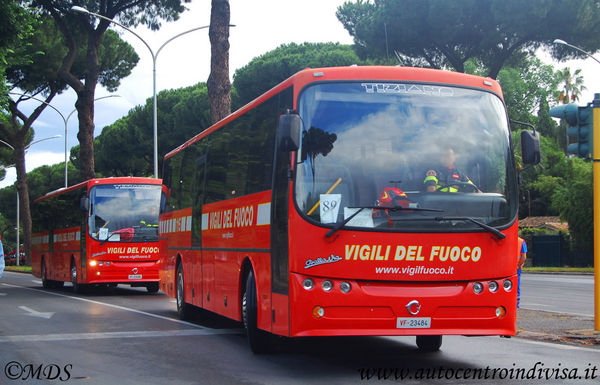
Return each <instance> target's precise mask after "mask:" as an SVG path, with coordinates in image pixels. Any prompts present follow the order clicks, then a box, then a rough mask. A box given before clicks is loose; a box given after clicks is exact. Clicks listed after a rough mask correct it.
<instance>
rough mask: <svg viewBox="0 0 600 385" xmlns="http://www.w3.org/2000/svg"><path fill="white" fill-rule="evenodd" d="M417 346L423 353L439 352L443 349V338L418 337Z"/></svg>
mask: <svg viewBox="0 0 600 385" xmlns="http://www.w3.org/2000/svg"><path fill="white" fill-rule="evenodd" d="M417 346H418V347H419V350H421V351H422V352H437V351H438V350H440V347H442V336H438V335H436V336H417Z"/></svg>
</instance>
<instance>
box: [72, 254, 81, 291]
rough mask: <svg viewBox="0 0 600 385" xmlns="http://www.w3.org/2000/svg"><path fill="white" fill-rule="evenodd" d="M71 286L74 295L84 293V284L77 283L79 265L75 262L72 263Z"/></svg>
mask: <svg viewBox="0 0 600 385" xmlns="http://www.w3.org/2000/svg"><path fill="white" fill-rule="evenodd" d="M71 284H72V285H73V293H76V294H80V293H83V287H84V285H83V284H80V283H78V282H77V264H75V261H72V262H71Z"/></svg>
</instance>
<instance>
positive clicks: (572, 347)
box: [515, 336, 600, 353]
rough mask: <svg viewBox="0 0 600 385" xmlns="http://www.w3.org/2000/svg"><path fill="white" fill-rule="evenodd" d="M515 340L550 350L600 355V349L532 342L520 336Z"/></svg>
mask: <svg viewBox="0 0 600 385" xmlns="http://www.w3.org/2000/svg"><path fill="white" fill-rule="evenodd" d="M515 338H516V339H518V340H519V341H521V342H524V343H526V344H533V345H542V346H545V347H548V348H556V349H563V350H584V351H586V352H594V353H600V349H593V348H586V347H582V346H575V345H564V344H560V343H553V342H543V341H535V340H530V339H527V338H525V337H519V336H515Z"/></svg>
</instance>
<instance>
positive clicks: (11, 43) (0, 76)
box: [0, 0, 36, 110]
mask: <svg viewBox="0 0 600 385" xmlns="http://www.w3.org/2000/svg"><path fill="white" fill-rule="evenodd" d="M35 25H36V18H35V16H34V15H32V14H31V13H29V12H28V11H27V10H26V9H24V8H21V7H20V6H19V4H18V2H17V1H16V0H5V1H0V110H2V109H3V108H6V107H7V103H8V96H7V92H8V90H9V87H8V86H7V85H6V76H5V71H6V68H7V67H9V66H11V65H13V64H15V63H19V62H27V61H29V60H30V58H29V57H28V56H26V55H24V54H22V53H19V52H17V51H19V49H21V48H22V47H23V46H24V45H26V43H25V42H24V40H25V39H26V38H27V37H28V36H29V35H30V34H31V33H32V31H33V27H34V26H35Z"/></svg>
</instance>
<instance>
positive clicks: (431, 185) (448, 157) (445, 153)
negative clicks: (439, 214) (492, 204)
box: [423, 146, 481, 193]
mask: <svg viewBox="0 0 600 385" xmlns="http://www.w3.org/2000/svg"><path fill="white" fill-rule="evenodd" d="M455 162H456V153H455V152H454V148H453V147H452V146H445V147H442V148H441V149H440V153H439V164H438V165H437V166H436V167H434V168H430V169H428V170H427V171H426V173H425V178H424V179H423V187H424V190H425V191H426V192H451V193H455V192H477V193H480V192H481V190H480V189H479V188H478V187H477V186H476V185H475V183H473V182H472V181H471V179H469V177H468V176H467V175H465V174H463V173H462V172H461V171H460V170H459V169H458V168H457V167H456V166H455V165H454V163H455Z"/></svg>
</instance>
